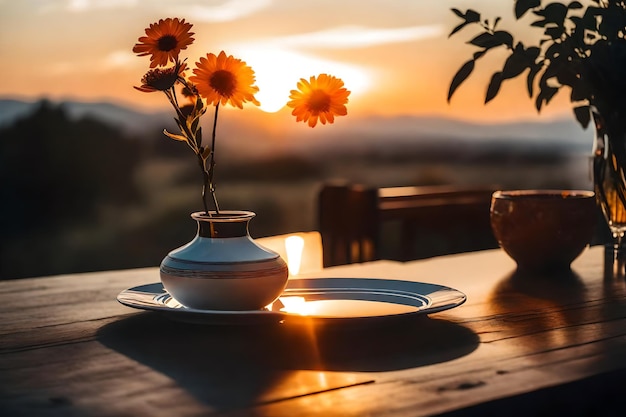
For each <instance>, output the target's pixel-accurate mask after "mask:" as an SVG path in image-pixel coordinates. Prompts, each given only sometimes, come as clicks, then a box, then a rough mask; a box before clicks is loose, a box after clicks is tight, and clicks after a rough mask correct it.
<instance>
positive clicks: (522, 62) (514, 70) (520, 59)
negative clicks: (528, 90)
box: [502, 49, 530, 80]
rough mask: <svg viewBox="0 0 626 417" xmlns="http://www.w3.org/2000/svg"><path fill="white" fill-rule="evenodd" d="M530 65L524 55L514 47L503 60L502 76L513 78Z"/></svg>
mask: <svg viewBox="0 0 626 417" xmlns="http://www.w3.org/2000/svg"><path fill="white" fill-rule="evenodd" d="M529 66H530V63H529V62H528V59H527V57H526V55H525V54H524V53H523V52H522V53H520V52H518V50H517V49H516V50H515V51H513V53H512V54H511V55H510V56H509V57H508V58H507V60H506V61H505V62H504V68H503V69H502V78H503V79H505V80H506V79H509V78H515V77H517V76H518V75H520V74H521V73H522V72H524V70H525V69H526V68H528V67H529Z"/></svg>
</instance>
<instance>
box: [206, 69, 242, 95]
mask: <svg viewBox="0 0 626 417" xmlns="http://www.w3.org/2000/svg"><path fill="white" fill-rule="evenodd" d="M209 85H210V86H211V88H213V89H214V90H215V91H217V93H218V94H219V95H221V96H222V97H230V96H231V95H232V94H233V92H234V91H235V87H236V86H237V79H236V78H235V76H234V75H233V73H232V72H230V71H226V70H217V71H215V72H214V73H213V74H212V75H211V78H209Z"/></svg>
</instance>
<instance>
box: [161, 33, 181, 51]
mask: <svg viewBox="0 0 626 417" xmlns="http://www.w3.org/2000/svg"><path fill="white" fill-rule="evenodd" d="M177 43H178V42H177V41H176V37H175V36H173V35H165V36H161V37H160V38H159V40H158V45H159V50H160V51H165V52H167V51H171V50H172V49H174V48H176V44H177Z"/></svg>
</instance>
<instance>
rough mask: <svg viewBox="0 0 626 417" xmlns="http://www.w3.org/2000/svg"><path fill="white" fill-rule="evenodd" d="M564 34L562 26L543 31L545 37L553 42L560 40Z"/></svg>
mask: <svg viewBox="0 0 626 417" xmlns="http://www.w3.org/2000/svg"><path fill="white" fill-rule="evenodd" d="M564 32H565V28H564V27H563V26H551V27H549V28H546V30H545V31H544V33H545V34H546V35H547V36H549V37H550V38H552V39H554V40H556V39H560V38H561V36H562V35H563V33H564Z"/></svg>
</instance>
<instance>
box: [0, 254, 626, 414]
mask: <svg viewBox="0 0 626 417" xmlns="http://www.w3.org/2000/svg"><path fill="white" fill-rule="evenodd" d="M316 275H317V276H320V277H355V278H356V277H366V278H381V277H383V278H390V279H402V280H413V281H420V282H430V283H436V284H441V285H445V286H449V287H452V288H456V289H458V290H460V291H462V292H464V293H465V294H466V295H467V302H466V303H465V304H463V305H461V306H459V307H457V308H454V309H451V310H447V311H444V312H440V313H435V314H431V315H429V316H428V317H427V316H424V315H412V316H405V317H389V318H385V319H379V320H366V321H361V320H356V321H355V322H350V321H348V322H344V323H343V324H340V325H328V324H327V323H325V322H321V321H317V322H315V321H314V322H309V323H307V324H302V323H300V324H297V325H294V324H291V325H289V324H277V325H257V326H207V325H198V324H187V323H180V322H176V321H172V320H169V319H168V318H167V317H165V316H163V315H161V314H159V313H156V312H146V311H140V310H135V309H131V308H129V307H126V306H123V305H121V304H119V303H118V302H117V301H116V296H117V294H118V293H119V292H120V291H121V290H124V289H126V288H129V287H133V286H136V285H140V284H147V283H152V282H158V280H159V278H158V269H157V268H146V269H135V270H125V271H110V272H97V273H87V274H75V275H64V276H55V277H45V278H32V279H23V280H16V281H4V282H0V317H1V319H0V415H2V416H38V415H45V416H161V415H167V416H199V415H228V416H240V415H255V416H295V415H319V416H330V415H338V416H364V415H375V416H377V415H385V416H419V415H437V414H446V415H481V416H484V415H525V416H529V415H531V416H532V415H538V414H540V415H548V414H553V415H564V414H565V413H566V412H567V413H568V414H569V415H603V414H606V415H626V414H621V413H619V411H618V412H617V413H618V414H609V413H610V412H613V413H615V412H616V411H615V410H622V411H623V410H626V399H624V398H625V397H626V395H624V393H626V370H625V369H626V281H624V278H623V277H613V276H611V275H610V274H607V273H605V270H604V248H603V247H593V248H590V249H587V250H586V251H585V252H584V253H583V255H582V256H581V257H580V258H578V259H577V260H576V261H575V262H574V264H573V267H572V272H571V273H569V274H565V276H562V277H558V278H555V277H552V278H546V277H544V278H541V277H533V276H523V275H520V274H518V273H516V272H515V264H514V263H513V262H512V261H511V260H510V259H509V258H508V257H507V256H506V254H504V252H502V251H501V250H489V251H482V252H475V253H468V254H462V255H454V256H445V257H439V258H432V259H427V260H420V261H413V262H408V263H397V262H391V261H378V262H371V263H365V264H355V265H347V266H341V267H334V268H328V269H325V270H323V271H321V272H319V273H318V274H316Z"/></svg>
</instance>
